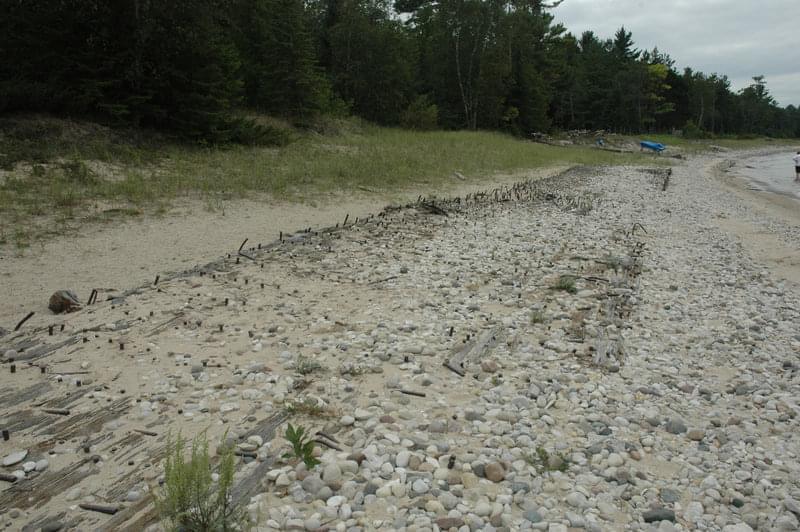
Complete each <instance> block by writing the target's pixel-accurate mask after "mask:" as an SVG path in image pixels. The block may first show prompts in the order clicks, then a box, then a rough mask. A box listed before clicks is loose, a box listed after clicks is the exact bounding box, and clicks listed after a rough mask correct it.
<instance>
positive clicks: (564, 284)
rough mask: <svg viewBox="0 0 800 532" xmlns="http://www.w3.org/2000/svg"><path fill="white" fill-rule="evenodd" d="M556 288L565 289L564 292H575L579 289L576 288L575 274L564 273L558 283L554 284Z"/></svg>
mask: <svg viewBox="0 0 800 532" xmlns="http://www.w3.org/2000/svg"><path fill="white" fill-rule="evenodd" d="M553 289H554V290H563V291H564V292H569V293H570V294H574V293H575V292H577V291H578V289H577V288H575V276H574V275H562V276H561V277H559V278H558V281H556V284H555V285H554V286H553Z"/></svg>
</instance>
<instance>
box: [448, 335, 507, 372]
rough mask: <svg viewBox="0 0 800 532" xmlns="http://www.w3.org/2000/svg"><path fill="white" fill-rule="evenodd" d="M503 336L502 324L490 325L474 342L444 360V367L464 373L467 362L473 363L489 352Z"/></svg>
mask: <svg viewBox="0 0 800 532" xmlns="http://www.w3.org/2000/svg"><path fill="white" fill-rule="evenodd" d="M504 337H505V333H504V329H503V327H502V326H496V327H492V328H491V329H488V330H486V331H484V332H483V333H482V334H481V335H480V336H479V337H478V338H477V339H476V340H475V341H474V342H471V343H468V344H466V345H465V346H464V347H462V348H461V349H459V350H458V351H457V352H456V353H455V354H454V355H453V356H452V357H450V359H449V360H446V361H445V363H444V367H446V368H447V369H449V370H450V371H453V372H455V373H458V374H460V375H461V374H462V373H463V374H464V375H465V374H466V371H465V370H466V367H467V366H468V365H469V364H473V363H475V362H477V361H479V360H480V359H482V358H484V357H485V356H486V355H488V354H489V353H491V352H492V349H494V347H495V346H496V345H497V344H498V343H499V342H500V341H501V340H502V339H503V338H504ZM459 370H460V371H459ZM462 377H463V375H462Z"/></svg>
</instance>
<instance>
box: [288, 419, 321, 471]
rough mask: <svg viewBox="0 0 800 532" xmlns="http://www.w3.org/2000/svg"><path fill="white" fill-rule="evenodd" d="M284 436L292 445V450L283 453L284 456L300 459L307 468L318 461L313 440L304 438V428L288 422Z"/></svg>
mask: <svg viewBox="0 0 800 532" xmlns="http://www.w3.org/2000/svg"><path fill="white" fill-rule="evenodd" d="M285 437H286V440H287V441H288V442H289V443H290V444H291V445H292V452H291V453H286V454H284V455H283V457H284V458H287V459H295V460H302V461H303V463H304V464H305V465H306V469H309V470H311V469H313V468H314V466H316V465H318V464H319V463H320V462H319V460H317V459H316V457H315V456H314V440H312V439H307V438H306V429H304V428H303V427H300V426H298V427H295V426H293V425H292V424H291V423H289V426H288V427H287V428H286V436H285Z"/></svg>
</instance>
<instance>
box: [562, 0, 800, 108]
mask: <svg viewBox="0 0 800 532" xmlns="http://www.w3.org/2000/svg"><path fill="white" fill-rule="evenodd" d="M553 14H554V15H555V18H556V22H561V23H563V24H564V26H566V27H567V29H568V30H569V31H570V32H572V33H573V34H575V35H580V34H581V33H583V32H584V31H586V30H591V31H594V32H595V34H597V35H598V36H600V37H602V38H606V37H611V36H613V34H614V32H615V31H616V30H617V29H619V27H620V26H625V28H626V29H627V30H628V31H631V32H633V39H634V41H635V43H636V47H637V48H642V49H648V50H649V49H652V48H653V47H655V46H657V47H658V49H659V50H661V51H663V52H666V53H668V54H669V55H670V56H671V57H672V58H673V59H674V60H675V61H676V63H677V66H678V67H679V68H681V69H682V68H683V67H686V66H688V67H691V68H693V69H695V70H700V71H702V72H705V73H708V74H710V73H712V72H716V73H719V74H724V75H727V76H728V78H729V79H730V80H731V85H732V87H733V89H734V90H738V89H741V88H743V87H746V86H747V85H749V84H750V83H752V77H753V76H757V75H764V76H765V77H766V80H767V88H768V89H769V91H770V93H771V94H772V95H773V97H775V99H776V100H778V102H779V103H780V104H781V105H789V104H794V105H795V106H800V46H798V44H799V43H798V41H800V37H798V34H799V33H800V32H799V30H800V27H799V26H800V6H798V3H797V0H762V1H756V0H669V1H666V2H663V1H662V2H654V1H652V0H650V1H645V0H565V2H564V3H563V4H561V6H559V7H558V8H556V9H555V10H554V11H553Z"/></svg>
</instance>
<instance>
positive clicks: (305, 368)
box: [294, 355, 322, 375]
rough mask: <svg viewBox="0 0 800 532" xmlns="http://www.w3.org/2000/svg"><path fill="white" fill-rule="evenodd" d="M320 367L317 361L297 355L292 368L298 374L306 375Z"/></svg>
mask: <svg viewBox="0 0 800 532" xmlns="http://www.w3.org/2000/svg"><path fill="white" fill-rule="evenodd" d="M320 369H322V366H321V365H320V363H319V362H317V361H316V360H311V359H310V358H308V357H304V356H303V355H300V356H298V357H297V361H296V362H295V363H294V370H295V371H296V372H297V373H299V374H300V375H308V374H309V373H313V372H315V371H317V370H320Z"/></svg>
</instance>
